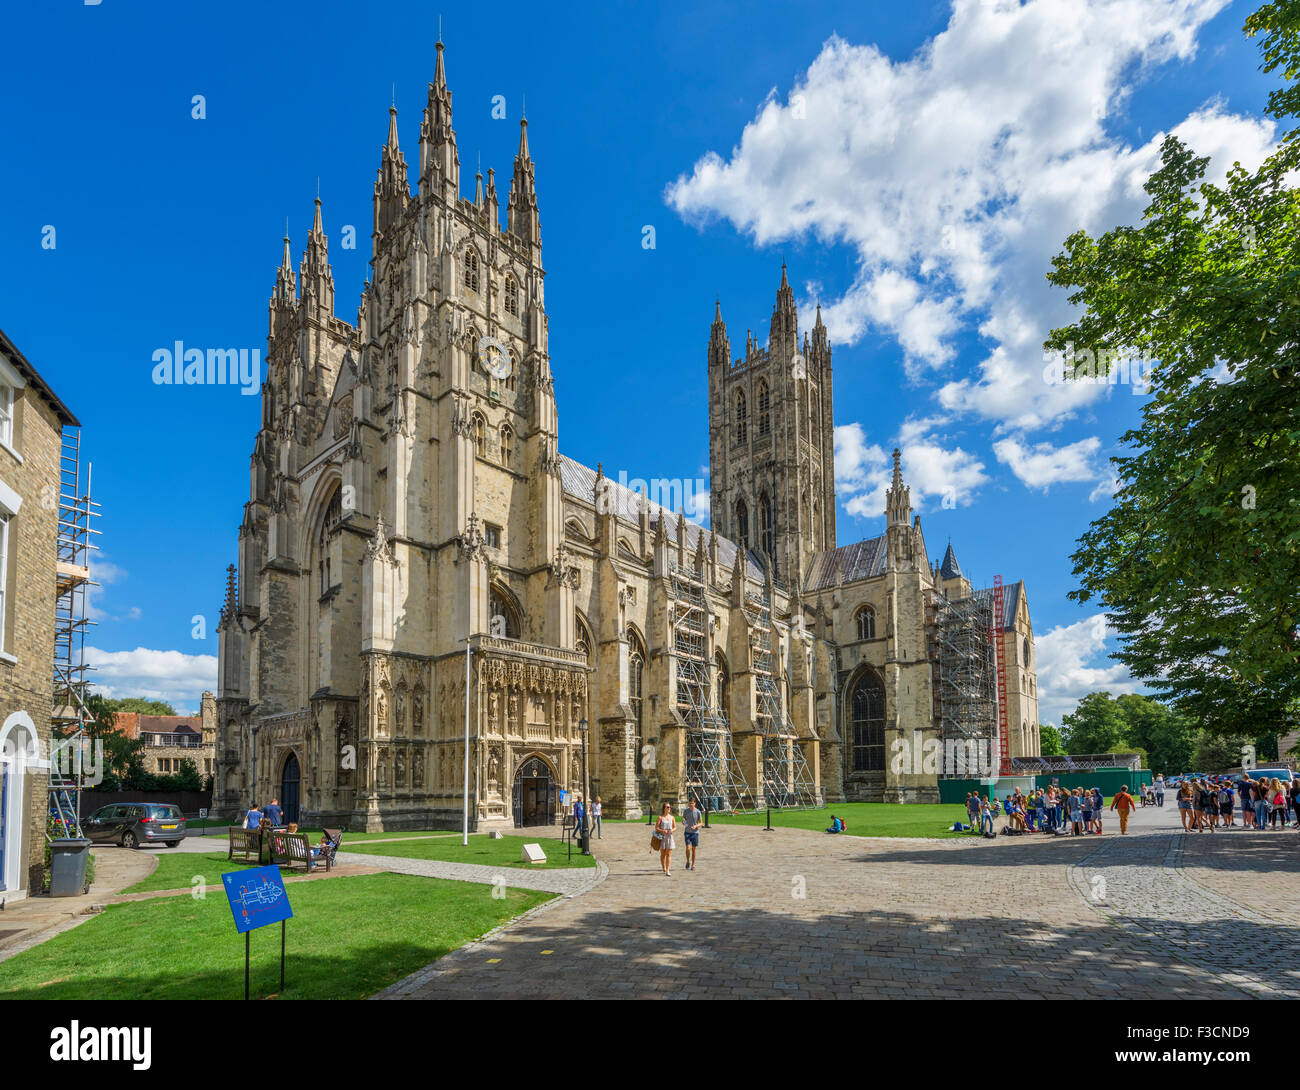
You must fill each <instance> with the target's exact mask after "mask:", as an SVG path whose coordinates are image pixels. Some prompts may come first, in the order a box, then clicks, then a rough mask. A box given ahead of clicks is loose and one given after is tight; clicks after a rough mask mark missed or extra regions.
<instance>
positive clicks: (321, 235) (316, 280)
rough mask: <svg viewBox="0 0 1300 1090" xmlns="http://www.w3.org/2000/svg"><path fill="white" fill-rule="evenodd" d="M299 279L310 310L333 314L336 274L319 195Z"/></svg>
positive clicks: (303, 298)
mask: <svg viewBox="0 0 1300 1090" xmlns="http://www.w3.org/2000/svg"><path fill="white" fill-rule="evenodd" d="M299 278H300V280H301V282H302V301H303V305H304V306H306V307H307V309H308V311H309V312H311V311H312V310H315V311H316V312H317V314H318V316H319V315H324V316H331V315H333V313H334V273H333V271H332V270H331V269H330V257H329V242H328V240H327V239H326V237H325V228H324V226H322V223H321V202H320V197H319V196H318V197H317V198H316V212H315V216H314V217H313V219H312V225H311V230H310V231H309V232H308V233H307V250H306V252H305V253H304V254H303V259H302V265H301V266H300V274H299ZM309 300H310V302H309Z"/></svg>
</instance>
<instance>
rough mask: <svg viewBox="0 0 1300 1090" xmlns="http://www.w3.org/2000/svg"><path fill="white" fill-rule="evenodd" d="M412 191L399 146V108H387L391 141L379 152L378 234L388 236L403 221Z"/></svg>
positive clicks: (376, 217) (376, 210)
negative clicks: (408, 183) (394, 226)
mask: <svg viewBox="0 0 1300 1090" xmlns="http://www.w3.org/2000/svg"><path fill="white" fill-rule="evenodd" d="M410 197H411V191H410V187H409V186H408V185H407V181H406V159H405V157H404V156H403V155H402V149H401V148H400V147H399V146H398V143H397V107H396V106H390V107H389V108H388V139H387V140H386V141H385V142H384V147H383V151H382V152H381V153H380V158H379V170H378V176H377V177H376V178H375V222H374V231H375V235H376V236H377V237H378V236H383V235H386V234H388V233H389V231H390V230H391V229H392V228H393V225H394V224H396V223H398V222H400V220H401V217H402V215H403V214H404V213H405V211H406V205H407V202H408V201H409V200H410Z"/></svg>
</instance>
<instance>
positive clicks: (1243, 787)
mask: <svg viewBox="0 0 1300 1090" xmlns="http://www.w3.org/2000/svg"><path fill="white" fill-rule="evenodd" d="M1237 810H1240V811H1241V827H1242V828H1245V829H1258V830H1261V831H1262V830H1264V829H1270V828H1272V829H1277V828H1286V827H1287V826H1288V825H1290V824H1292V821H1291V818H1292V814H1294V815H1295V822H1294V823H1295V826H1296V827H1297V828H1300V780H1292V781H1291V782H1290V784H1285V783H1283V782H1282V781H1281V780H1280V779H1278V778H1277V777H1276V776H1275V777H1273V778H1272V779H1265V778H1260V779H1258V780H1256V779H1252V778H1251V776H1250V774H1249V773H1247V774H1246V775H1244V776H1242V778H1241V779H1240V780H1238V781H1237V782H1236V783H1233V782H1232V781H1231V780H1228V781H1225V782H1216V781H1214V780H1208V779H1207V780H1184V781H1183V782H1182V783H1181V784H1179V786H1178V817H1179V818H1180V819H1181V820H1182V823H1183V829H1184V830H1185V831H1186V832H1195V833H1201V832H1205V831H1206V830H1207V829H1208V830H1209V831H1210V832H1214V830H1215V829H1218V828H1223V829H1232V828H1236V827H1237V826H1236V825H1235V823H1234V821H1233V816H1234V814H1235V813H1236V812H1237Z"/></svg>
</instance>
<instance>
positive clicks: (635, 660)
mask: <svg viewBox="0 0 1300 1090" xmlns="http://www.w3.org/2000/svg"><path fill="white" fill-rule="evenodd" d="M644 673H645V647H644V645H643V644H642V643H641V640H640V639H639V638H638V637H637V634H636V630H635V629H634V628H632V626H631V625H629V626H628V629H627V702H628V704H629V706H630V707H631V708H632V718H633V720H635V722H636V771H637V775H638V776H639V775H641V773H642V771H643V768H642V764H641V757H642V753H641V750H642V746H643V744H644V743H643V739H644V738H645V730H644V723H643V721H642V715H641V710H642V693H643V688H642V680H643V674H644Z"/></svg>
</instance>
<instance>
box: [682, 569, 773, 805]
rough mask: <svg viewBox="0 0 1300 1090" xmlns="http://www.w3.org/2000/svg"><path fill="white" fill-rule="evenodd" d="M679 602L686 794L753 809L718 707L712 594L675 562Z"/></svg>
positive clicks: (710, 802)
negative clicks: (711, 659)
mask: <svg viewBox="0 0 1300 1090" xmlns="http://www.w3.org/2000/svg"><path fill="white" fill-rule="evenodd" d="M669 576H670V579H671V583H672V594H673V599H674V602H675V605H674V609H675V615H674V621H673V650H674V652H675V653H676V659H677V712H678V714H679V715H680V716H681V718H682V720H683V721H684V722H685V724H686V727H685V730H684V732H683V733H684V734H685V739H686V747H685V748H686V770H685V771H686V781H685V788H686V790H685V792H684V797H687V798H689V797H690V796H691V795H694V796H695V797H696V798H698V799H699V800H700V802H701V804H702V805H703V806H704V808H705V809H706V810H712V811H719V810H752V809H754V808H755V802H754V793H753V792H752V791H751V790H750V788H749V784H748V783H747V782H746V780H745V776H744V773H743V772H742V771H741V768H740V762H739V761H737V760H736V753H735V750H734V749H733V748H732V745H731V724H730V723H728V722H727V717H726V716H725V715H724V714H723V713H722V710H721V709H719V708H715V707H714V705H713V685H712V683H711V676H712V674H711V669H710V665H711V664H710V662H709V659H708V654H707V648H708V639H707V636H708V632H709V629H710V627H711V626H712V623H713V621H712V617H711V615H710V612H709V603H708V595H707V594H706V593H705V589H704V583H703V580H702V579H701V577H700V575H699V573H698V572H695V571H691V570H685V569H683V568H681V567H680V566H678V565H677V564H676V563H673V564H672V565H671V567H670V570H669Z"/></svg>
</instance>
